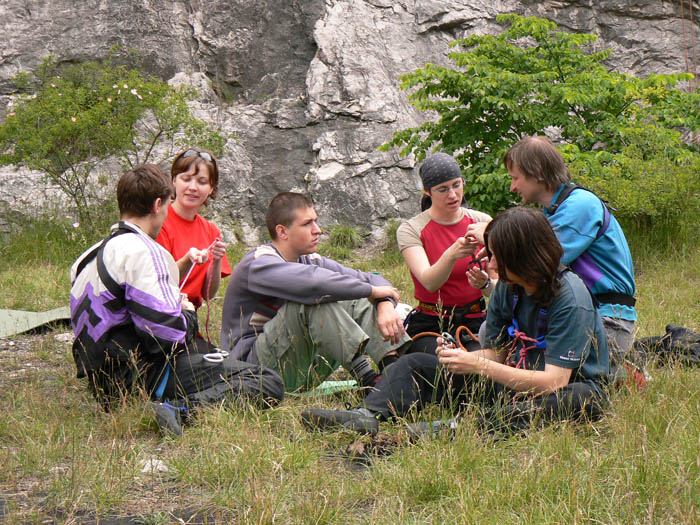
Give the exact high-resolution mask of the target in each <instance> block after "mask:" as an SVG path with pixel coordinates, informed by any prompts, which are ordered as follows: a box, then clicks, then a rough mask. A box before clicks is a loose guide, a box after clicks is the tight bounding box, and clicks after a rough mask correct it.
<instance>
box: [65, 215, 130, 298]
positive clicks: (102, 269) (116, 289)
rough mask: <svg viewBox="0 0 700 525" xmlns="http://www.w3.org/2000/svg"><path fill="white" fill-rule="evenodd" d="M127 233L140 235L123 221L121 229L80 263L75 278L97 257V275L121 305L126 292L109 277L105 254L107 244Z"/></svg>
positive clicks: (117, 229) (110, 235) (111, 233)
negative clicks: (104, 258)
mask: <svg viewBox="0 0 700 525" xmlns="http://www.w3.org/2000/svg"><path fill="white" fill-rule="evenodd" d="M125 233H138V232H137V231H136V230H135V229H134V228H132V227H131V226H129V225H128V224H126V223H125V222H123V221H121V222H119V227H118V228H116V229H114V230H112V231H111V232H110V234H109V235H108V236H107V237H105V239H104V240H103V241H102V242H101V243H100V245H99V246H97V247H95V248H94V249H93V250H92V251H91V252H90V253H88V254H87V255H86V256H85V257H84V258H83V260H82V261H80V264H79V265H78V268H77V269H76V272H75V277H76V278H77V277H78V275H80V272H82V271H83V270H84V269H85V267H86V266H87V265H88V264H89V263H90V261H92V260H93V259H94V258H95V257H97V274H98V275H99V276H100V280H101V281H102V282H103V283H104V285H105V286H106V287H107V289H108V290H109V291H110V292H112V295H114V296H115V298H116V299H117V301H118V302H119V303H120V304H123V303H124V290H123V289H122V288H121V286H119V284H118V283H117V282H116V281H115V280H114V279H113V278H112V276H111V275H109V272H108V271H107V267H106V266H105V264H104V260H103V257H102V255H103V253H104V249H105V246H106V245H107V242H108V241H110V240H111V239H113V238H114V237H117V236H119V235H123V234H125Z"/></svg>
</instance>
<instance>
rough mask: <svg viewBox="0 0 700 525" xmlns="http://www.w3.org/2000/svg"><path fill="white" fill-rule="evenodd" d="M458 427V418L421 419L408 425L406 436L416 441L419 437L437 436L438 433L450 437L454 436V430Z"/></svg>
mask: <svg viewBox="0 0 700 525" xmlns="http://www.w3.org/2000/svg"><path fill="white" fill-rule="evenodd" d="M457 427H459V420H458V419H455V418H452V419H443V420H441V421H421V422H419V423H412V424H410V425H408V429H407V432H408V437H409V439H411V440H412V441H417V440H419V439H421V438H437V437H439V436H440V435H443V434H444V435H447V436H449V437H450V438H452V437H454V435H455V432H456V431H457Z"/></svg>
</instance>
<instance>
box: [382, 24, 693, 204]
mask: <svg viewBox="0 0 700 525" xmlns="http://www.w3.org/2000/svg"><path fill="white" fill-rule="evenodd" d="M497 20H498V21H499V22H500V23H503V24H508V26H509V27H507V28H506V29H505V30H504V31H503V32H502V33H500V34H499V35H497V36H491V35H472V36H469V37H467V38H465V39H463V40H458V41H456V42H453V43H452V44H451V46H452V47H454V48H456V50H455V51H453V52H451V53H450V54H449V58H450V60H452V61H453V62H454V64H455V67H454V68H446V67H441V66H436V65H433V64H427V65H426V66H425V67H424V68H421V69H418V70H416V71H414V72H413V73H409V74H407V75H404V76H402V77H401V87H402V89H405V90H410V91H411V94H410V95H409V99H410V100H411V102H412V103H413V104H414V105H415V106H416V107H417V108H418V109H420V110H422V111H430V112H435V113H437V114H438V116H439V117H438V119H437V120H436V121H428V122H426V123H424V124H423V125H421V126H418V127H415V128H410V129H406V130H402V131H399V132H397V133H395V134H394V136H393V138H392V140H391V141H389V142H388V143H386V144H384V145H383V146H382V149H384V150H387V149H389V148H391V147H395V146H396V147H400V148H401V149H400V153H401V154H402V155H409V154H411V153H413V154H415V155H416V157H417V158H418V160H419V161H420V160H422V159H423V158H424V157H425V155H426V153H428V152H431V151H436V150H441V151H445V152H447V153H450V154H453V155H455V157H456V158H457V160H458V161H459V163H460V164H461V166H462V168H463V173H464V177H465V182H466V184H465V193H466V197H467V200H468V202H469V204H470V205H471V206H473V207H475V208H478V209H481V210H484V211H487V212H491V213H495V212H498V211H500V210H501V209H503V208H505V207H507V206H508V205H510V204H511V199H512V196H511V194H510V193H509V188H508V176H507V174H506V172H505V169H504V168H503V166H502V158H503V155H504V154H505V152H506V151H507V149H508V148H509V147H510V146H512V145H513V144H515V143H516V142H517V141H518V140H520V139H521V138H522V137H523V136H526V135H535V134H545V132H547V131H555V132H556V133H558V134H560V135H561V140H562V142H564V143H565V144H568V145H569V147H568V149H567V150H566V151H567V155H568V160H569V161H570V162H572V163H574V164H576V169H577V170H578V171H577V173H579V172H580V168H581V166H583V165H587V166H589V168H590V170H589V172H588V177H589V178H588V179H586V180H587V182H589V183H590V184H591V185H592V186H596V187H605V188H607V187H609V186H610V187H612V186H615V185H617V181H618V178H620V177H623V175H622V172H619V176H618V172H616V171H615V169H614V166H619V165H620V164H621V163H622V164H625V162H623V161H624V160H625V157H626V156H627V155H630V154H631V153H632V150H631V149H630V148H640V155H641V156H642V158H643V159H644V161H645V162H646V161H649V160H651V158H654V157H657V158H658V159H659V161H660V162H662V163H665V162H667V161H668V162H670V163H671V164H673V163H676V164H678V165H679V166H680V165H681V164H682V163H683V162H685V160H683V159H688V158H690V157H692V155H691V153H692V152H693V151H695V150H696V149H697V148H695V147H694V146H687V145H684V144H683V143H682V142H681V141H680V137H679V135H678V134H677V133H675V134H669V129H670V128H673V127H683V128H684V129H689V130H698V129H700V121H699V117H698V106H699V105H700V95H699V94H698V93H692V94H689V93H684V92H682V91H679V90H676V89H673V88H674V86H676V85H677V84H678V83H679V82H680V81H683V80H689V79H690V78H692V76H691V75H689V74H682V73H678V74H671V75H650V76H649V77H647V78H645V79H639V78H635V77H631V76H628V75H622V74H618V73H614V72H610V71H608V70H607V69H606V68H605V66H604V65H603V61H604V60H605V59H606V58H608V57H609V56H610V54H611V51H610V50H604V51H597V52H590V53H589V52H587V50H588V48H589V45H590V44H592V43H593V42H594V41H595V40H596V38H597V37H596V36H595V35H593V34H576V33H565V32H560V31H556V28H557V26H556V24H554V23H553V22H551V21H549V20H543V19H539V18H535V17H530V18H523V17H520V16H518V15H514V14H508V15H500V16H499V17H498V18H497ZM642 135H643V136H644V137H645V139H644V141H640V140H639V137H640V136H642ZM657 143H659V144H663V145H665V146H672V147H671V148H666V150H665V151H664V153H663V155H661V156H659V155H660V154H659V153H658V152H656V153H654V151H653V148H654V144H657ZM647 146H650V147H651V148H652V150H647V149H646V147H647ZM650 151H651V154H650ZM674 155H675V156H674ZM689 155H690V157H688V156H689ZM596 156H598V158H597V159H596ZM613 159H614V161H613ZM635 159H636V161H637V162H638V161H639V160H640V159H639V158H638V157H632V158H630V159H628V161H627V163H626V165H627V168H626V169H625V170H623V171H624V172H625V173H626V172H627V171H626V170H627V169H633V168H632V164H634V162H635ZM630 163H631V164H630ZM638 167H639V166H638ZM646 167H647V168H652V166H651V165H649V166H646ZM575 171H576V170H575ZM668 173H669V175H673V173H672V172H668ZM643 174H644V172H641V173H637V175H638V176H642V175H643ZM623 178H624V177H623ZM637 180H639V178H638V179H637ZM652 188H653V185H651V184H650V185H647V184H641V185H640V186H638V187H637V188H636V189H637V190H638V193H639V192H646V197H645V199H650V198H651V197H652V196H651V191H647V189H649V190H652ZM611 191H612V190H611ZM616 204H617V203H616ZM630 204H631V201H630ZM626 209H627V208H625V210H626Z"/></svg>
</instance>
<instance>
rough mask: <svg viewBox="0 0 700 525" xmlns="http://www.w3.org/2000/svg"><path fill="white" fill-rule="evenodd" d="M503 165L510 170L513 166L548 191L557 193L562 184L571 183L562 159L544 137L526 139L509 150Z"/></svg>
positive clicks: (554, 147) (567, 169)
mask: <svg viewBox="0 0 700 525" xmlns="http://www.w3.org/2000/svg"><path fill="white" fill-rule="evenodd" d="M503 164H504V165H505V167H506V169H507V170H510V169H511V167H512V166H513V164H515V165H516V166H517V167H518V169H519V170H520V171H521V172H522V174H523V175H525V176H526V177H527V178H529V179H535V180H536V181H537V182H541V183H542V184H544V185H545V187H546V188H547V189H548V190H550V191H557V190H558V189H559V187H560V186H561V185H562V184H566V183H568V182H570V181H571V177H570V176H569V168H567V167H566V163H565V162H564V158H563V157H562V156H561V153H559V151H558V150H557V148H556V146H554V144H552V141H551V140H549V138H547V137H544V136H533V137H526V138H524V139H522V140H521V141H519V142H518V143H517V144H516V145H515V146H513V147H512V148H510V149H509V150H508V151H507V152H506V154H505V156H504V157H503Z"/></svg>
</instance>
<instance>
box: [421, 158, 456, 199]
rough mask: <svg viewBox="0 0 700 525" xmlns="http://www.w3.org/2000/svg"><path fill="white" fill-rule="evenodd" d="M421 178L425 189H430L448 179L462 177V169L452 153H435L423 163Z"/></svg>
mask: <svg viewBox="0 0 700 525" xmlns="http://www.w3.org/2000/svg"><path fill="white" fill-rule="evenodd" d="M418 172H419V173H420V178H421V180H422V181H423V189H425V190H429V189H430V188H432V187H433V186H437V185H438V184H442V183H443V182H447V181H448V180H452V179H458V178H461V177H462V170H461V169H460V167H459V164H458V163H457V161H456V160H455V159H454V157H453V156H452V155H448V154H447V153H435V154H434V155H431V156H430V157H428V158H427V159H425V160H424V161H423V164H421V167H420V170H419V171H418Z"/></svg>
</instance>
